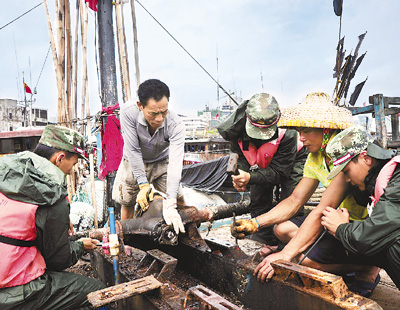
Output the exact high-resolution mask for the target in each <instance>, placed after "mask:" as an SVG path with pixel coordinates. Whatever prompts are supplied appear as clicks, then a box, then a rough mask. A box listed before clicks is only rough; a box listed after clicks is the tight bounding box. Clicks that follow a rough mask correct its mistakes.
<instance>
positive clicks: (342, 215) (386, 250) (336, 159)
mask: <svg viewBox="0 0 400 310" xmlns="http://www.w3.org/2000/svg"><path fill="white" fill-rule="evenodd" d="M327 153H328V155H329V156H330V157H331V158H332V160H333V164H334V166H335V168H334V169H333V170H332V171H331V173H330V174H329V176H328V178H334V177H335V176H336V175H338V174H340V173H342V174H344V176H345V178H346V180H347V182H351V183H352V184H353V185H356V186H358V187H359V188H360V189H361V190H366V191H368V192H369V194H370V195H371V200H372V201H371V204H370V205H369V209H368V211H369V218H367V219H366V220H365V221H363V222H360V221H354V222H352V223H349V215H348V212H347V210H346V209H343V211H342V210H335V209H332V208H330V207H327V208H326V209H325V211H324V212H323V217H322V225H323V226H324V227H325V228H327V229H328V230H329V232H330V233H331V234H332V235H334V236H335V237H336V238H337V239H339V240H340V242H341V243H342V244H343V246H344V247H345V248H346V250H348V251H349V252H350V254H353V255H358V256H359V260H358V261H359V262H360V264H369V265H375V266H379V267H382V268H383V269H385V270H386V272H387V273H388V274H389V276H390V277H391V278H392V280H393V282H394V283H395V284H396V286H397V288H400V165H398V163H399V162H400V156H399V155H397V151H395V150H385V149H382V148H380V147H379V146H377V145H375V144H373V143H372V138H371V137H370V135H369V134H368V132H366V131H365V129H363V128H362V127H358V126H357V127H350V128H348V129H346V130H344V131H343V132H341V133H339V134H338V135H337V136H336V137H335V138H333V139H332V141H331V142H330V143H329V145H328V147H327Z"/></svg>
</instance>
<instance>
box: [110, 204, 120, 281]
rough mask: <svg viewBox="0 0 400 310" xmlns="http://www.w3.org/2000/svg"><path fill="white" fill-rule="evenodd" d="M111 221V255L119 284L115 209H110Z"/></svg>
mask: <svg viewBox="0 0 400 310" xmlns="http://www.w3.org/2000/svg"><path fill="white" fill-rule="evenodd" d="M108 214H109V221H110V237H109V238H110V239H109V243H110V254H111V256H112V258H113V270H114V281H115V282H114V284H118V283H119V281H118V252H119V243H118V235H117V231H116V229H115V214H114V208H113V207H110V208H108Z"/></svg>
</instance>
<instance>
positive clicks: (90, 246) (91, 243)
mask: <svg viewBox="0 0 400 310" xmlns="http://www.w3.org/2000/svg"><path fill="white" fill-rule="evenodd" d="M78 241H81V242H82V243H83V247H84V248H85V250H86V251H91V250H94V249H95V248H96V247H97V245H96V244H98V243H99V240H96V239H92V238H81V239H79V240H78Z"/></svg>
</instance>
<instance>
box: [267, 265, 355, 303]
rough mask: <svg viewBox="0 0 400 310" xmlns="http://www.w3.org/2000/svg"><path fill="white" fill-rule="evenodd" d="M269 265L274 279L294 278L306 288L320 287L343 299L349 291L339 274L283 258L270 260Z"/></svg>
mask: <svg viewBox="0 0 400 310" xmlns="http://www.w3.org/2000/svg"><path fill="white" fill-rule="evenodd" d="M271 265H272V267H273V268H274V270H275V274H276V277H275V278H274V280H277V281H286V280H288V281H289V280H291V281H292V282H293V280H294V281H295V282H297V284H300V285H301V286H303V287H304V288H306V289H310V288H313V290H316V289H318V288H321V289H323V290H324V291H325V292H326V291H328V292H330V293H331V294H332V295H333V297H334V298H335V299H344V298H345V297H346V296H348V295H349V293H350V292H349V291H348V289H347V286H346V284H345V283H344V281H343V279H342V277H340V276H337V275H334V274H330V273H327V272H323V271H320V270H317V269H313V268H308V267H305V266H301V265H298V264H295V263H292V262H287V261H284V260H278V261H275V262H272V263H271ZM286 278H287V279H286ZM296 280H297V281H296Z"/></svg>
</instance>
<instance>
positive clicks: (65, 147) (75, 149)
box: [39, 125, 87, 160]
mask: <svg viewBox="0 0 400 310" xmlns="http://www.w3.org/2000/svg"><path fill="white" fill-rule="evenodd" d="M39 143H41V144H43V145H47V146H50V147H53V148H55V149H58V150H61V151H67V152H71V153H76V154H78V155H79V156H81V157H82V158H83V159H86V160H87V156H86V142H85V138H84V137H83V136H82V135H81V134H80V133H79V132H77V131H75V130H73V129H71V128H67V127H63V126H56V125H47V126H46V127H45V128H44V130H43V133H42V136H41V137H40V140H39Z"/></svg>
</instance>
